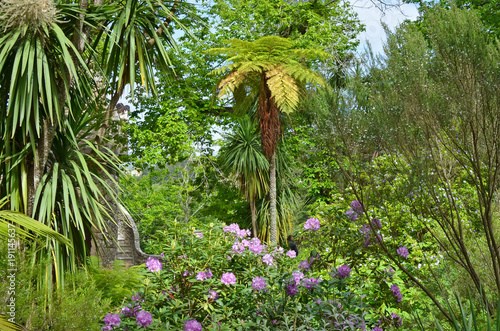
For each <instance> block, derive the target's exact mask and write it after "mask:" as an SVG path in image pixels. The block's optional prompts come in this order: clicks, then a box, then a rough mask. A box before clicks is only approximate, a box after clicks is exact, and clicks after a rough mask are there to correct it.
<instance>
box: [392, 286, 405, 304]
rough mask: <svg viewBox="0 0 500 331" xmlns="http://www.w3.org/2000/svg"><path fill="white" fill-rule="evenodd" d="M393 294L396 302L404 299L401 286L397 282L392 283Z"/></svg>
mask: <svg viewBox="0 0 500 331" xmlns="http://www.w3.org/2000/svg"><path fill="white" fill-rule="evenodd" d="M391 291H392V295H394V297H395V298H396V302H401V300H402V299H403V294H401V291H400V290H399V287H398V286H397V285H396V284H393V285H391Z"/></svg>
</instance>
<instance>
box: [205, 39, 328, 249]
mask: <svg viewBox="0 0 500 331" xmlns="http://www.w3.org/2000/svg"><path fill="white" fill-rule="evenodd" d="M227 43H228V44H229V47H226V48H214V49H211V50H210V51H211V52H212V53H216V54H225V55H226V56H227V60H226V61H227V62H228V64H227V65H225V66H222V67H221V68H219V69H217V70H214V71H213V73H214V74H224V75H225V77H224V78H223V79H222V80H221V81H220V83H219V85H218V88H219V89H220V91H219V95H218V97H219V98H223V97H225V96H226V95H232V96H233V102H234V108H235V111H236V112H238V111H241V110H243V111H246V110H247V109H249V105H251V104H252V103H254V102H255V100H257V105H258V107H257V114H258V119H259V126H260V133H261V140H262V148H263V151H264V155H265V156H266V158H267V159H268V160H269V163H270V167H269V178H270V181H269V196H270V237H271V242H272V243H277V240H278V236H277V234H278V232H277V209H276V155H275V151H276V143H277V141H278V139H279V136H280V119H279V115H280V112H283V113H285V114H290V113H292V112H293V111H295V110H296V109H297V107H298V105H299V102H300V94H301V91H303V90H304V89H305V88H306V87H307V86H323V85H324V82H323V79H322V78H321V77H320V76H319V75H317V74H316V73H314V72H313V71H312V70H310V69H309V68H307V67H306V65H305V63H304V61H305V60H306V59H321V58H326V57H328V56H329V55H328V54H327V53H325V52H323V51H320V50H313V49H294V48H293V43H292V42H291V41H290V40H288V39H285V38H280V37H276V36H269V37H262V38H260V39H258V40H256V41H253V42H248V41H243V40H239V39H232V40H229V41H228V42H227ZM297 59H298V60H297Z"/></svg>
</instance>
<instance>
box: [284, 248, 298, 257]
mask: <svg viewBox="0 0 500 331" xmlns="http://www.w3.org/2000/svg"><path fill="white" fill-rule="evenodd" d="M286 256H288V257H289V258H292V259H293V258H294V257H297V253H295V251H292V250H289V251H288V252H286Z"/></svg>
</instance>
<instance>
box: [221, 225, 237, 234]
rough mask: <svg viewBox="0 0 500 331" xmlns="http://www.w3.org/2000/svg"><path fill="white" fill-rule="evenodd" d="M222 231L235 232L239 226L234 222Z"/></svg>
mask: <svg viewBox="0 0 500 331" xmlns="http://www.w3.org/2000/svg"><path fill="white" fill-rule="evenodd" d="M223 230H224V232H230V233H236V232H238V231H240V226H239V225H238V224H236V223H232V224H231V225H228V226H225V227H224V229H223Z"/></svg>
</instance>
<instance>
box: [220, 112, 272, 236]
mask: <svg viewBox="0 0 500 331" xmlns="http://www.w3.org/2000/svg"><path fill="white" fill-rule="evenodd" d="M226 140H227V145H226V146H224V147H223V149H222V150H221V155H222V157H221V159H222V166H223V167H224V168H225V169H227V170H229V171H231V172H232V173H233V174H235V175H236V177H237V178H238V181H239V187H240V192H241V194H242V195H243V196H245V197H246V199H247V200H248V201H249V202H250V211H251V215H252V229H253V236H254V237H258V236H259V231H258V226H257V210H256V206H255V199H256V198H262V197H264V196H265V195H266V194H267V191H268V190H269V185H268V182H269V179H268V175H269V162H268V161H267V159H266V157H265V156H264V154H262V148H261V146H260V142H259V136H258V132H257V130H256V127H255V126H254V125H253V123H252V121H251V119H250V117H249V116H245V117H243V118H241V119H239V120H238V123H237V124H236V126H235V127H234V129H233V133H232V134H231V135H229V136H227V137H226Z"/></svg>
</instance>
